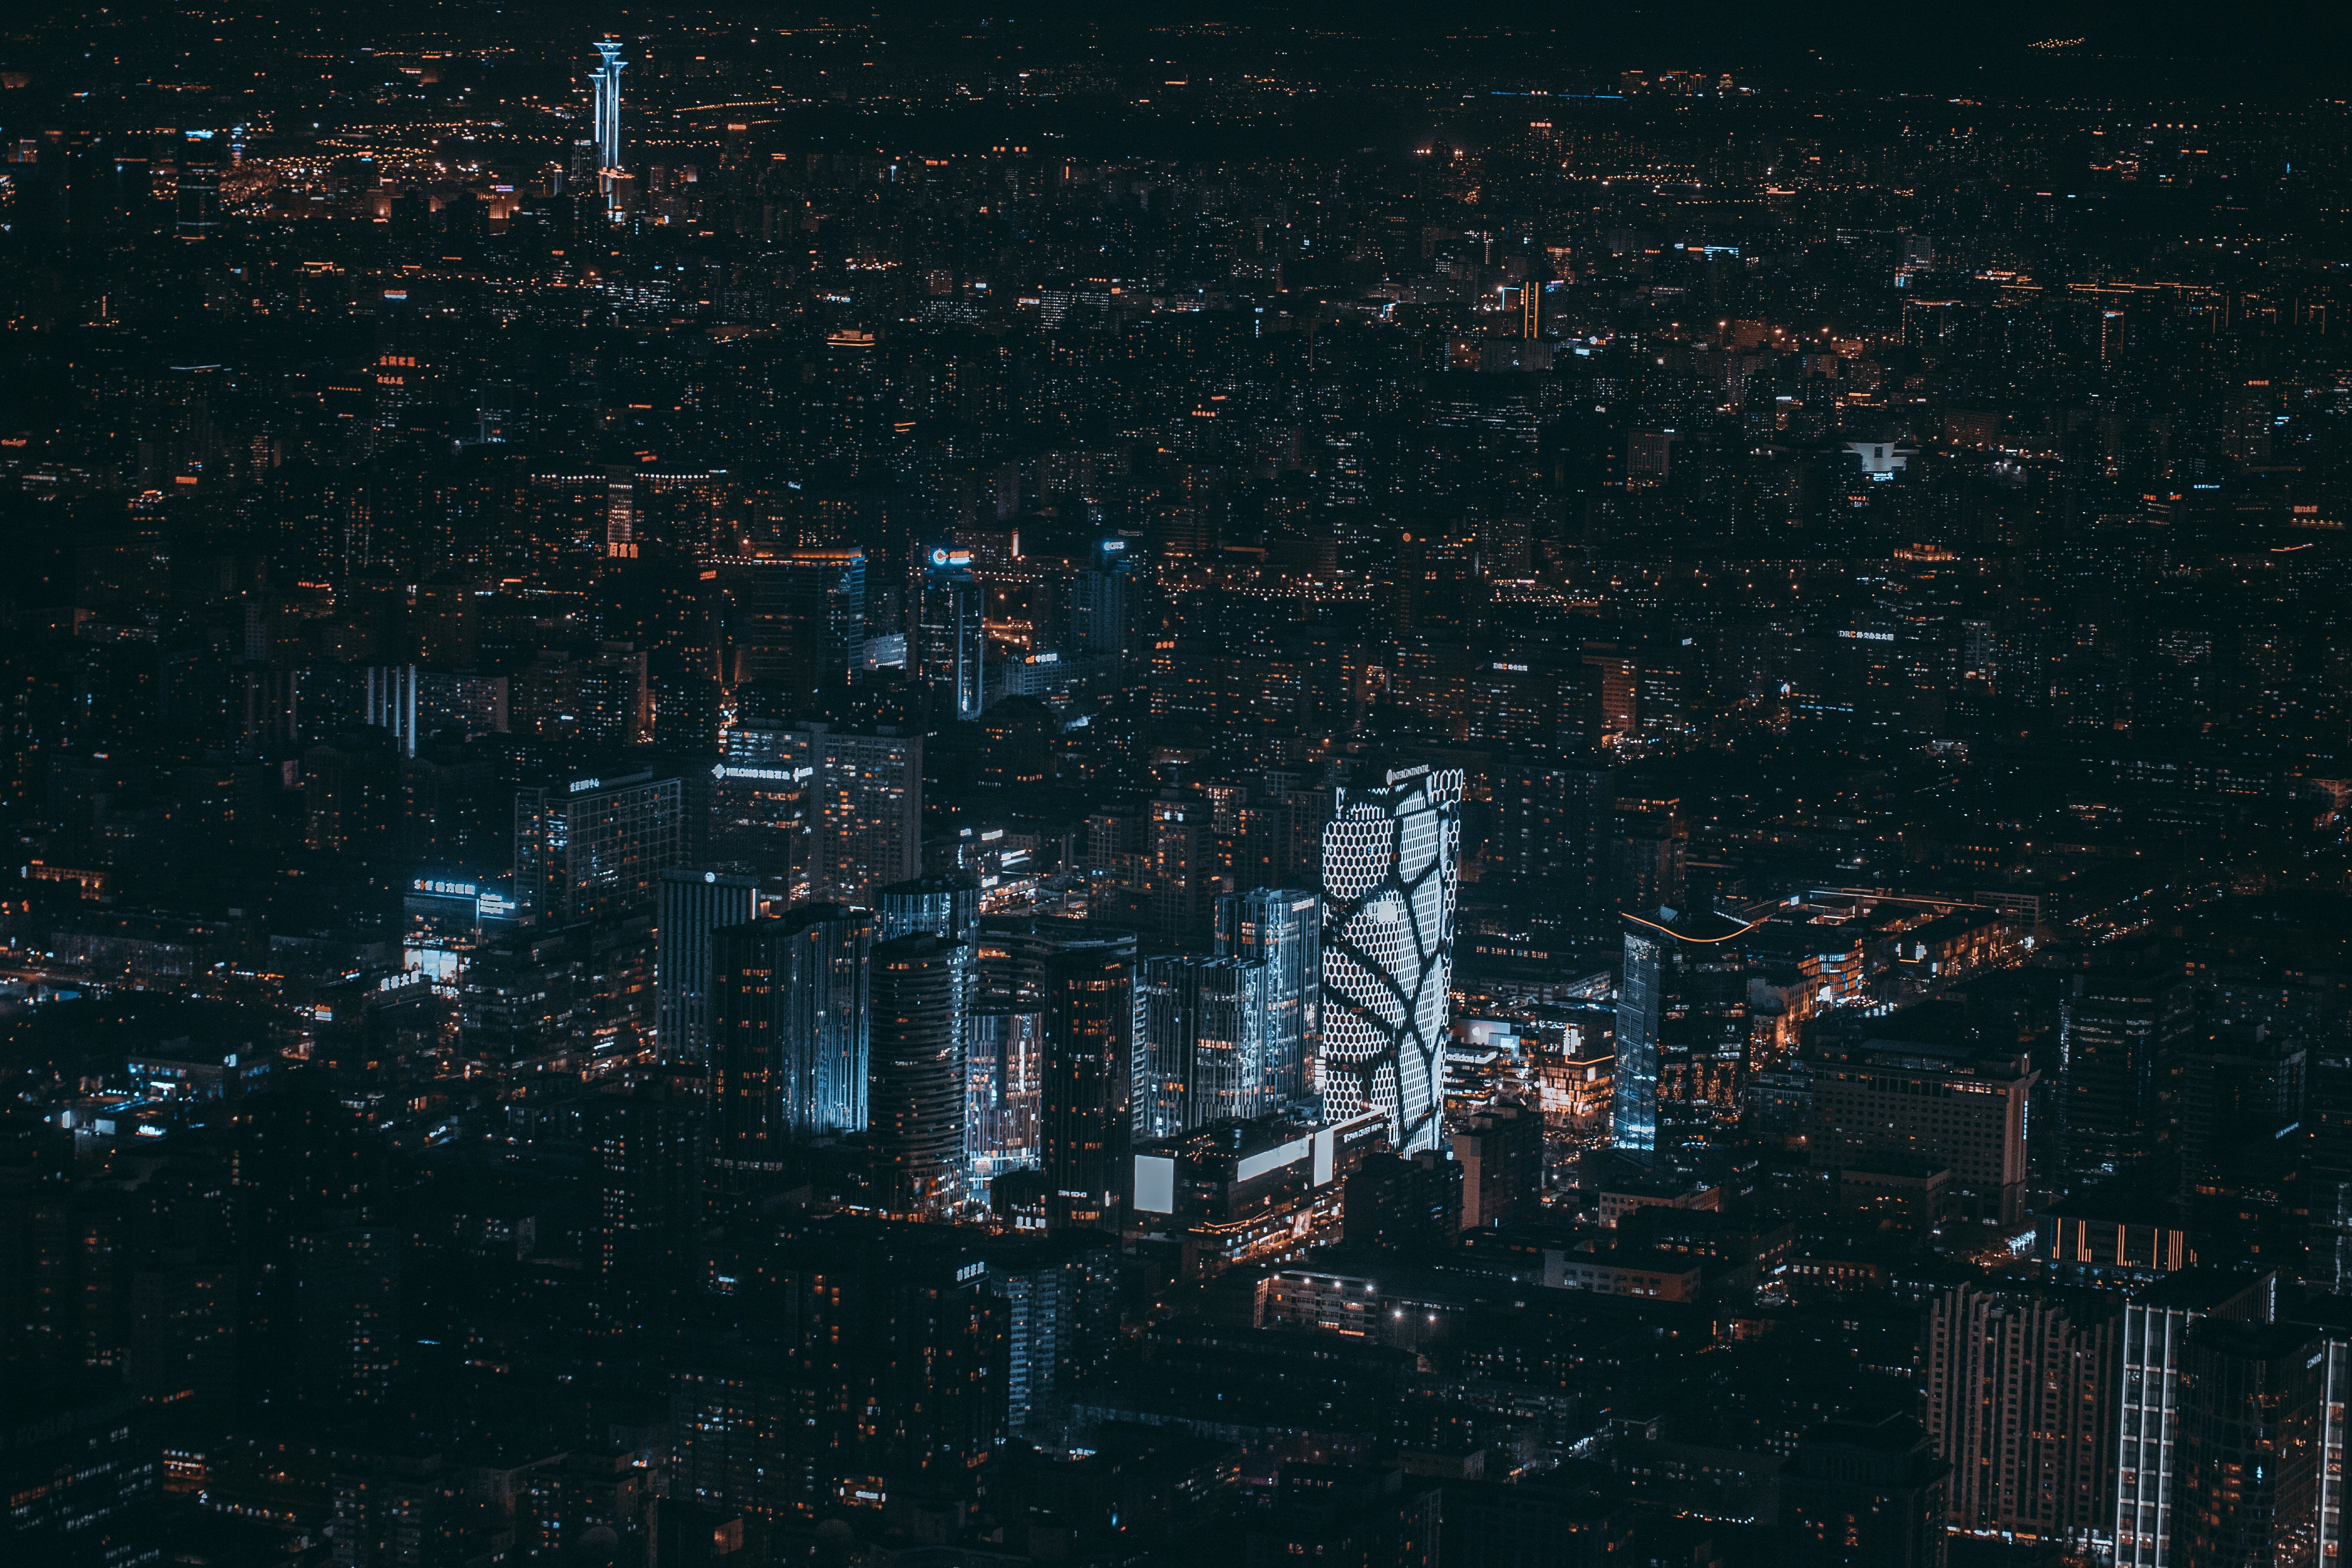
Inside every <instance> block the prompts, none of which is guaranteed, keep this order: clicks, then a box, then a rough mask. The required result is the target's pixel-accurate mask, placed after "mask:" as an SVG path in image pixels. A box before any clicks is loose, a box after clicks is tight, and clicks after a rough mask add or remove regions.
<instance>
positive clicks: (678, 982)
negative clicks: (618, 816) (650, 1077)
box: [654, 867, 760, 1066]
mask: <svg viewBox="0 0 2352 1568" xmlns="http://www.w3.org/2000/svg"><path fill="white" fill-rule="evenodd" d="M759 912H760V884H759V879H757V878H754V877H743V876H737V875H735V874H733V873H731V872H723V871H694V870H686V869H682V868H676V867H673V868H671V869H669V870H667V871H664V872H663V873H662V874H661V900H660V904H659V907H658V909H657V910H656V916H655V920H656V925H655V938H654V942H655V945H654V1037H655V1038H656V1040H657V1041H658V1042H659V1044H660V1046H661V1052H662V1056H663V1058H665V1059H667V1060H668V1061H672V1062H680V1063H691V1064H694V1065H697V1066H700V1065H703V1064H705V1063H706V1062H707V1061H708V1060H709V1051H710V995H711V937H712V933H713V932H715V931H718V930H719V928H720V927H721V926H733V925H742V924H744V923H745V922H747V921H751V920H753V919H755V918H756V917H757V916H758V915H759Z"/></svg>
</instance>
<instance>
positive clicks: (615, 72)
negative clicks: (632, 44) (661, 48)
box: [588, 38, 629, 183]
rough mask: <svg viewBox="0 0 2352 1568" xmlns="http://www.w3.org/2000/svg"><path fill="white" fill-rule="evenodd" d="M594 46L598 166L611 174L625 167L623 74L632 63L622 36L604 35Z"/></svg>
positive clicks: (591, 74)
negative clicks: (626, 56)
mask: <svg viewBox="0 0 2352 1568" xmlns="http://www.w3.org/2000/svg"><path fill="white" fill-rule="evenodd" d="M593 47H594V48H595V50H596V62H597V63H596V68H595V69H593V70H592V71H590V72H589V73H588V80H589V83H590V85H591V86H592V87H593V88H594V89H595V93H596V167H597V170H598V172H599V173H600V174H612V173H613V172H614V171H615V170H617V169H619V168H620V166H621V73H622V72H623V71H624V70H626V69H627V68H628V65H629V62H628V61H626V60H625V59H623V58H621V41H620V40H619V39H618V38H600V39H598V40H597V41H596V43H595V45H594V46H593ZM608 183H609V182H608Z"/></svg>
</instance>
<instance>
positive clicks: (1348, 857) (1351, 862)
mask: <svg viewBox="0 0 2352 1568" xmlns="http://www.w3.org/2000/svg"><path fill="white" fill-rule="evenodd" d="M1462 788H1463V775H1462V770H1461V769H1459V768H1433V767H1432V766H1431V765H1430V764H1429V763H1413V764H1410V765H1406V766H1400V767H1387V768H1383V767H1381V765H1380V764H1379V763H1358V764H1357V765H1356V767H1355V768H1354V769H1353V771H1352V772H1351V773H1350V775H1349V778H1348V779H1347V780H1346V781H1345V782H1344V783H1342V784H1340V785H1339V787H1338V788H1337V789H1336V790H1335V791H1334V801H1333V811H1332V816H1331V820H1330V821H1329V822H1328V823H1327V824H1326V825H1325V826H1324V829H1323V854H1322V863H1323V872H1322V876H1323V885H1322V894H1323V906H1324V914H1323V944H1322V945H1323V1063H1322V1082H1321V1083H1320V1084H1319V1085H1318V1088H1319V1089H1321V1090H1322V1093H1323V1098H1324V1103H1325V1105H1326V1106H1327V1108H1328V1110H1329V1112H1330V1113H1331V1114H1335V1115H1338V1114H1344V1113H1347V1112H1349V1111H1355V1110H1373V1109H1377V1110H1381V1112H1382V1113H1383V1114H1384V1115H1386V1116H1387V1117H1388V1118H1389V1123H1390V1139H1391V1142H1393V1143H1394V1144H1395V1146H1396V1147H1397V1148H1398V1149H1399V1150H1400V1151H1402V1152H1412V1151H1414V1150H1419V1149H1431V1148H1435V1147H1436V1146H1437V1142H1438V1139H1439V1135H1440V1133H1441V1131H1443V1129H1442V1128H1441V1126H1440V1124H1439V1120H1440V1118H1439V1113H1440V1110H1441V1109H1442V1105H1443V1099H1444V1063H1445V1027H1446V1023H1447V1017H1446V1015H1447V1011H1448V1005H1449V1004H1448V994H1447V993H1448V987H1449V986H1450V985H1451V984H1452V983H1453V977H1454V900H1455V897H1456V893H1457V888H1456V885H1455V883H1456V878H1457V876H1458V874H1459V872H1458V867H1457V860H1458V858H1459V856H1460V853H1461V842H1462Z"/></svg>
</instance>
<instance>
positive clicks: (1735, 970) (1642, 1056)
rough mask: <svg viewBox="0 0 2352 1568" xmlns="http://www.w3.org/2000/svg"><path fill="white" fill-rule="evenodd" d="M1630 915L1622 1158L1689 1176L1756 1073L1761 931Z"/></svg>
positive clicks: (1697, 915)
mask: <svg viewBox="0 0 2352 1568" xmlns="http://www.w3.org/2000/svg"><path fill="white" fill-rule="evenodd" d="M1651 914H1652V916H1654V917H1655V918H1650V917H1648V916H1643V915H1636V914H1630V913H1629V914H1627V915H1625V916H1624V917H1623V919H1622V924H1623V926H1624V929H1625V967H1624V978H1623V981H1622V984H1621V985H1620V987H1619V989H1618V993H1617V1067H1616V1074H1615V1086H1614V1089H1613V1100H1612V1104H1613V1107H1614V1110H1613V1120H1614V1126H1613V1129H1612V1131H1613V1134H1614V1138H1613V1141H1614V1142H1615V1143H1616V1145H1617V1147H1618V1149H1619V1150H1620V1151H1622V1152H1624V1153H1627V1154H1630V1155H1633V1157H1635V1158H1636V1159H1639V1160H1642V1161H1644V1162H1647V1161H1649V1160H1651V1159H1652V1158H1656V1159H1657V1160H1658V1161H1659V1162H1660V1163H1664V1164H1665V1165H1668V1166H1671V1167H1673V1168H1675V1169H1677V1170H1686V1169H1688V1168H1690V1166H1691V1163H1692V1162H1693V1161H1695V1160H1696V1158H1697V1156H1698V1154H1699V1153H1700V1152H1702V1151H1704V1150H1705V1149H1706V1147H1707V1146H1708V1145H1709V1143H1710V1142H1711V1140H1712V1138H1713V1136H1714V1134H1715V1132H1716V1131H1717V1129H1718V1127H1719V1124H1720V1123H1722V1122H1724V1121H1727V1120H1728V1119H1729V1118H1730V1116H1731V1115H1732V1113H1733V1112H1732V1108H1733V1107H1735V1106H1737V1104H1738V1095H1739V1089H1740V1088H1741V1086H1742V1084H1743V1083H1744V1081H1745V1075H1746V1073H1747V1069H1748V979H1747V974H1748V970H1747V954H1746V951H1745V949H1743V948H1742V947H1741V946H1740V944H1739V943H1738V941H1737V940H1736V939H1737V938H1738V937H1739V936H1740V935H1742V934H1743V933H1744V932H1746V931H1748V930H1750V929H1751V928H1750V927H1749V925H1748V922H1747V921H1741V920H1737V919H1734V918H1733V917H1731V916H1729V915H1725V914H1717V913H1713V912H1706V911H1699V910H1691V911H1685V912H1677V911H1675V910H1670V909H1654V910H1652V911H1651Z"/></svg>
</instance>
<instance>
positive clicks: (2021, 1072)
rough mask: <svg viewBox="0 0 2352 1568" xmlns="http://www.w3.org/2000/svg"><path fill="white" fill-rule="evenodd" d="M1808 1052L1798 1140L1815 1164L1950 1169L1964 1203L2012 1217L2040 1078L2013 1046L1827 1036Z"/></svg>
mask: <svg viewBox="0 0 2352 1568" xmlns="http://www.w3.org/2000/svg"><path fill="white" fill-rule="evenodd" d="M1807 1057H1808V1065H1809V1066H1810V1067H1811V1079H1812V1089H1813V1105H1812V1114H1811V1121H1810V1122H1809V1124H1808V1131H1807V1133H1806V1148H1807V1152H1808V1155H1809V1157H1810V1158H1811V1163H1812V1165H1813V1168H1814V1169H1815V1170H1817V1171H1843V1172H1847V1173H1854V1172H1862V1173H1869V1172H1878V1173H1893V1174H1896V1175H1908V1174H1915V1173H1919V1172H1920V1171H1921V1170H1923V1168H1930V1167H1932V1168H1936V1169H1943V1170H1948V1171H1949V1172H1950V1173H1951V1179H1952V1184H1953V1186H1954V1187H1955V1188H1956V1189H1957V1193H1958V1196H1959V1197H1960V1198H1961V1199H1963V1200H1965V1201H1966V1203H1967V1204H1968V1205H1969V1206H1971V1207H1972V1208H1973V1209H1975V1210H1976V1211H1977V1212H1979V1214H1981V1215H1985V1216H1988V1217H1990V1218H1992V1219H1994V1220H1996V1221H1998V1222H1999V1223H2000V1224H2003V1225H2012V1224H2015V1223H2016V1221H2017V1219H2018V1217H2019V1215H2021V1213H2022V1212H2023V1206H2024V1191H2025V1110H2026V1103H2027V1100H2028V1097H2029V1096H2030V1095H2031V1094H2032V1090H2033V1086H2034V1085H2035V1084H2036V1083H2037V1082H2039V1081H2040V1079H2041V1074H2040V1073H2038V1072H2036V1071H2035V1070H2034V1068H2033V1067H2032V1063H2031V1061H2030V1060H2029V1059H2028V1058H2026V1057H2025V1055H2024V1054H2023V1053H2022V1052H2021V1050H2019V1049H2017V1048H2016V1047H2005V1046H2004V1047H1975V1046H1968V1045H1941V1044H1925V1043H1920V1042H1916V1041H1907V1040H1899V1039H1880V1038H1873V1037H1863V1038H1859V1039H1855V1038H1840V1037H1824V1038H1822V1040H1819V1041H1817V1042H1815V1043H1813V1044H1811V1045H1810V1046H1808V1047H1807ZM1848 1179H1849V1180H1851V1179H1852V1178H1851V1175H1849V1177H1848Z"/></svg>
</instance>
